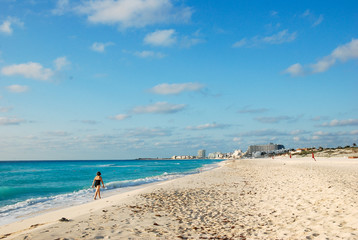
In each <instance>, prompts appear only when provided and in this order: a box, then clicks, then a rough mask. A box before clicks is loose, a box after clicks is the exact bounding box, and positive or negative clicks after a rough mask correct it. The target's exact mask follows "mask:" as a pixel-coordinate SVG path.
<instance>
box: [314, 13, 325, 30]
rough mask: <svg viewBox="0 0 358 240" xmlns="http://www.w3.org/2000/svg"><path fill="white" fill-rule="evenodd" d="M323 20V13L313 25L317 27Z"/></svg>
mask: <svg viewBox="0 0 358 240" xmlns="http://www.w3.org/2000/svg"><path fill="white" fill-rule="evenodd" d="M322 22H323V15H322V14H320V15H319V17H318V19H317V20H316V21H315V22H314V23H313V25H312V26H313V27H316V26H318V25H320V24H321V23H322Z"/></svg>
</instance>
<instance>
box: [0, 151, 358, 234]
mask: <svg viewBox="0 0 358 240" xmlns="http://www.w3.org/2000/svg"><path fill="white" fill-rule="evenodd" d="M357 182H358V160H356V159H355V160H354V159H353V160H351V159H347V158H318V159H317V161H314V160H313V159H312V158H295V159H290V158H282V159H255V160H251V159H250V160H235V161H234V160H230V161H227V162H225V165H224V166H223V167H221V168H218V169H214V170H212V171H208V172H203V173H200V174H195V175H190V176H186V177H184V178H180V179H175V180H172V181H168V182H164V183H159V184H155V185H153V186H149V187H146V188H143V189H139V190H135V191H132V192H128V193H123V194H119V195H116V196H111V197H108V198H104V199H102V200H98V201H94V202H91V203H89V204H85V205H81V206H76V207H72V208H70V209H63V210H59V211H57V212H52V213H48V214H44V215H42V216H38V217H35V218H32V219H28V220H26V221H22V222H17V223H13V224H10V225H8V226H3V227H1V228H0V233H1V234H0V238H4V239H61V238H66V239H358V185H357ZM62 217H65V218H67V219H69V221H62V222H60V221H58V220H59V219H60V218H62ZM31 225H32V226H31Z"/></svg>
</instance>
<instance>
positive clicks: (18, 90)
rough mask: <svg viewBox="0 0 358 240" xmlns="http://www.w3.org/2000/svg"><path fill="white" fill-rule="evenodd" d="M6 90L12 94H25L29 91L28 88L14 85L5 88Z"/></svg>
mask: <svg viewBox="0 0 358 240" xmlns="http://www.w3.org/2000/svg"><path fill="white" fill-rule="evenodd" d="M6 89H7V90H8V91H9V92H12V93H23V92H27V91H28V90H29V87H28V86H22V85H16V84H15V85H10V86H7V87H6Z"/></svg>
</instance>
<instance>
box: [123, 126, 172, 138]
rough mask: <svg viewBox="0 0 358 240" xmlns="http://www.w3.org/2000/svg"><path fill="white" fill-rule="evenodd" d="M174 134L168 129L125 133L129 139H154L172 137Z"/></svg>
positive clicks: (136, 129) (146, 129)
mask: <svg viewBox="0 0 358 240" xmlns="http://www.w3.org/2000/svg"><path fill="white" fill-rule="evenodd" d="M171 134H172V133H171V131H170V130H168V129H162V128H134V129H128V130H127V131H126V133H125V136H126V137H127V138H133V137H134V138H141V139H142V138H153V137H164V136H170V135H171Z"/></svg>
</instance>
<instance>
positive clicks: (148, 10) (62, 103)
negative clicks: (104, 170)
mask: <svg viewBox="0 0 358 240" xmlns="http://www.w3.org/2000/svg"><path fill="white" fill-rule="evenodd" d="M357 87H358V2H357V1H353V0H351V1H340V2H339V3H338V2H337V1H297V2H295V4H293V3H292V2H291V1H240V0H235V1H234V0H226V1H201V0H198V1H181V0H92V1H72V0H58V1H55V0H54V1H45V0H32V1H16V0H0V159H2V160H14V159H131V158H138V157H171V156H172V155H189V154H190V155H196V154H197V151H198V150H199V149H206V150H207V152H215V151H221V152H231V151H233V150H234V149H242V150H246V149H247V147H248V146H249V145H251V144H266V143H269V142H273V143H279V144H284V145H285V146H286V148H296V147H311V146H316V147H318V146H323V147H335V146H339V145H340V146H345V145H351V144H352V143H354V142H358V139H357V138H358V104H357V102H358V101H357V100H358V97H357V96H358V94H357V89H358V88H357Z"/></svg>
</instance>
